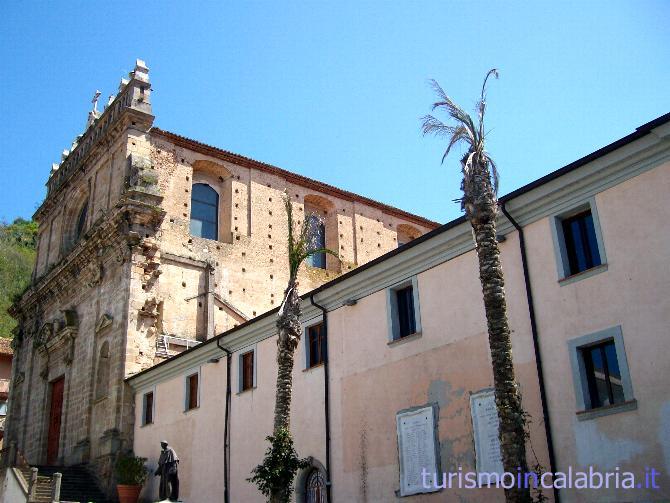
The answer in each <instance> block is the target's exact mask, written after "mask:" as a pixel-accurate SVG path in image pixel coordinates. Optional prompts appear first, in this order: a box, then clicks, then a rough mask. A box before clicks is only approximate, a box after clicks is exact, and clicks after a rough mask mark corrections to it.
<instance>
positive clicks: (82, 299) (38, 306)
mask: <svg viewBox="0 0 670 503" xmlns="http://www.w3.org/2000/svg"><path fill="white" fill-rule="evenodd" d="M96 103H97V101H96ZM153 121H154V116H153V114H152V107H151V84H150V81H149V74H148V69H147V67H146V65H145V64H144V62H142V61H140V60H138V61H137V64H136V66H135V69H134V71H133V72H131V74H130V76H129V79H123V80H122V81H121V84H120V87H119V92H118V94H116V95H113V96H110V98H109V102H108V104H107V106H106V107H105V108H104V110H103V111H101V112H98V111H97V105H96V106H94V109H93V111H91V112H90V113H89V120H88V125H87V128H86V130H85V132H84V133H83V134H82V135H80V136H79V137H77V139H76V140H75V143H73V145H72V148H71V149H70V151H66V152H64V153H63V158H62V161H61V163H60V164H58V165H54V166H53V167H52V172H51V175H50V177H49V180H48V182H47V187H48V192H47V196H46V199H45V200H44V202H43V203H42V205H41V206H40V207H39V208H38V210H37V212H36V213H35V217H34V218H35V219H36V220H37V221H38V222H39V239H38V250H37V260H36V264H35V269H34V273H33V278H32V282H31V284H30V286H29V287H28V289H27V290H26V291H25V293H24V294H23V295H22V297H21V298H20V299H18V300H17V301H16V303H15V304H14V305H13V307H12V309H11V312H12V314H13V316H14V317H15V318H16V319H17V320H18V321H19V327H18V329H17V331H16V334H15V342H14V345H15V357H14V367H13V375H12V389H11V393H10V406H9V416H8V420H7V427H6V438H7V439H9V440H14V441H16V442H17V446H18V449H19V450H20V452H21V453H22V454H23V456H24V457H25V458H26V460H27V461H28V462H29V463H31V464H41V465H44V464H49V465H71V464H78V463H87V464H89V465H90V466H91V467H93V468H94V469H95V471H97V473H98V474H99V475H100V477H101V479H102V480H103V481H104V482H106V483H108V482H109V481H110V480H111V478H112V466H113V462H114V459H115V456H116V454H117V453H118V452H119V451H120V450H122V449H125V448H129V447H132V435H133V427H134V424H133V423H134V417H135V412H134V400H133V395H132V392H131V391H130V389H129V386H128V385H127V384H124V379H126V378H127V377H129V376H131V375H133V374H136V373H138V372H140V371H142V370H145V369H147V368H149V367H151V366H153V365H155V364H156V363H158V362H160V361H163V360H164V359H166V358H167V357H169V356H171V355H174V354H176V353H179V352H182V351H184V350H185V349H187V348H190V347H192V346H194V345H197V344H198V343H201V342H203V341H206V340H208V339H211V338H212V337H214V336H215V335H217V334H219V333H222V332H224V331H226V330H229V329H231V328H233V327H235V326H237V325H241V324H243V323H245V322H246V321H247V320H251V319H253V318H255V317H257V316H258V315H260V314H261V313H264V312H266V311H268V310H270V309H272V308H273V307H276V306H277V305H278V304H279V303H280V302H281V298H282V293H283V288H284V286H285V284H286V281H287V267H286V262H287V257H286V246H287V224H286V216H285V211H284V207H283V199H282V197H283V196H284V194H286V195H288V197H290V199H291V201H292V203H293V205H294V213H295V214H296V215H298V217H297V219H298V220H300V219H301V217H302V218H306V217H305V216H304V215H310V214H311V213H315V214H319V215H320V216H321V217H322V221H321V222H320V223H319V225H320V227H319V228H318V229H317V231H316V232H317V234H318V235H319V239H320V240H321V241H322V242H323V244H325V245H326V246H327V247H328V248H330V249H332V250H335V251H337V253H338V254H339V260H338V259H337V258H336V257H332V256H327V257H326V256H324V257H317V258H316V259H315V260H314V261H313V262H312V263H311V264H310V265H306V266H305V267H303V269H302V270H301V273H300V285H301V289H303V290H304V291H307V290H310V289H312V288H315V287H317V286H319V285H320V284H322V283H325V282H326V281H328V280H330V279H333V278H335V277H336V276H338V275H340V274H342V273H344V272H347V271H349V270H350V269H353V268H355V267H356V266H358V265H361V264H364V263H366V262H369V261H371V260H373V259H375V258H377V257H379V256H381V255H383V254H384V253H386V252H388V251H389V250H391V249H394V248H396V247H397V246H398V245H399V244H402V243H405V242H407V241H409V240H412V239H413V238H416V237H418V236H420V235H422V234H424V233H426V232H427V231H429V230H432V229H434V228H435V227H437V224H436V223H434V222H431V221H429V220H426V219H424V218H421V217H418V216H416V215H412V214H409V213H406V212H404V211H401V210H398V209H396V208H392V207H390V206H386V205H384V204H381V203H378V202H376V201H373V200H370V199H367V198H365V197H361V196H358V195H355V194H352V193H349V192H346V191H343V190H340V189H337V188H335V187H332V186H329V185H327V184H324V183H321V182H317V181H315V180H311V179H308V178H305V177H302V176H299V175H297V174H295V173H291V172H288V171H285V170H282V169H280V168H276V167H274V166H270V165H267V164H264V163H261V162H258V161H255V160H252V159H249V158H246V157H243V156H240V155H237V154H234V153H231V152H227V151H224V150H220V149H218V148H215V147H211V146H208V145H204V144H202V143H199V142H196V141H193V140H190V139H187V138H184V137H182V136H179V135H176V134H174V133H170V132H168V131H164V130H161V129H158V128H157V127H154V126H153Z"/></svg>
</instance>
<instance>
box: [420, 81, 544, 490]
mask: <svg viewBox="0 0 670 503" xmlns="http://www.w3.org/2000/svg"><path fill="white" fill-rule="evenodd" d="M492 75H493V76H494V77H495V78H498V71H497V70H496V69H492V70H489V72H488V73H487V74H486V77H485V78H484V84H483V85H482V92H481V99H480V100H479V103H478V104H477V114H478V121H477V123H475V122H474V121H473V120H472V117H470V115H469V114H468V113H466V112H464V111H463V109H461V108H460V107H459V106H458V105H457V104H456V103H454V102H453V101H452V100H451V99H450V98H449V96H447V94H446V93H445V92H444V90H443V89H442V88H441V87H440V85H439V84H438V83H437V82H436V81H435V80H432V81H431V85H432V87H433V89H434V90H435V93H436V94H437V96H438V101H436V102H435V103H433V110H444V111H446V113H447V115H448V117H449V123H447V124H445V123H444V122H442V121H441V120H440V119H438V118H436V117H434V116H433V115H426V116H424V117H422V119H421V120H422V130H423V134H424V135H429V134H433V135H436V136H440V137H445V138H447V140H448V144H447V148H446V150H445V152H444V155H443V156H442V162H444V160H445V158H446V157H447V155H448V154H449V151H450V150H451V148H452V147H453V146H454V145H456V144H464V145H465V146H466V147H467V151H466V153H465V155H463V157H462V159H461V171H462V173H463V181H462V182H461V190H462V191H463V197H462V198H461V199H460V201H461V209H462V210H463V211H464V212H465V214H466V216H467V218H468V220H469V222H470V225H471V226H472V231H473V238H474V241H475V248H476V250H477V257H478V259H479V279H480V281H481V284H482V292H483V295H484V310H485V312H486V322H487V325H488V335H489V347H490V350H491V360H492V363H493V381H494V385H495V396H496V405H497V407H498V417H499V419H500V431H499V434H500V447H501V453H502V460H503V467H504V469H505V471H506V472H510V473H514V474H516V473H517V470H518V469H521V471H522V473H525V472H527V471H528V464H527V462H526V443H525V442H526V440H525V439H526V434H525V423H526V422H525V413H524V411H523V408H522V406H521V395H520V393H519V389H518V386H517V383H516V379H515V377H514V364H513V362H512V344H511V340H510V329H509V322H508V318H507V303H506V300H505V281H504V278H503V271H502V267H501V265H500V250H499V249H498V241H497V240H496V215H497V214H498V199H497V191H498V170H497V168H496V165H495V163H494V162H493V160H492V159H491V157H490V156H489V154H488V152H487V151H486V150H485V148H484V140H485V138H486V132H485V130H484V113H485V111H486V83H487V81H488V79H489V77H491V76H492ZM505 498H506V501H508V502H524V503H525V502H529V501H531V496H530V491H529V490H528V489H524V488H520V487H514V488H512V489H506V490H505Z"/></svg>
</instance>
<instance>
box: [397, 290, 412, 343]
mask: <svg viewBox="0 0 670 503" xmlns="http://www.w3.org/2000/svg"><path fill="white" fill-rule="evenodd" d="M395 294H396V298H397V302H398V328H399V330H400V334H399V335H400V337H401V338H402V337H407V336H408V335H412V334H413V333H415V332H416V320H415V319H414V289H413V288H412V287H411V286H408V287H405V288H402V289H400V290H396V292H395Z"/></svg>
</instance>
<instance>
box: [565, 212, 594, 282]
mask: <svg viewBox="0 0 670 503" xmlns="http://www.w3.org/2000/svg"><path fill="white" fill-rule="evenodd" d="M562 226H563V237H564V239H565V250H566V252H567V254H568V257H567V258H568V267H569V269H570V270H569V274H571V275H572V274H577V273H580V272H582V271H586V270H587V269H591V268H592V267H596V266H599V265H600V252H599V251H598V239H597V238H596V231H595V227H594V226H593V215H592V214H591V210H588V211H585V212H583V213H579V214H578V215H575V216H572V217H569V218H566V219H564V220H563V221H562Z"/></svg>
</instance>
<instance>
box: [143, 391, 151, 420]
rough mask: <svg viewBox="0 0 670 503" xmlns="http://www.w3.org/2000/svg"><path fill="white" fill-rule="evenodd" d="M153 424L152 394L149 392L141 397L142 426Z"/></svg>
mask: <svg viewBox="0 0 670 503" xmlns="http://www.w3.org/2000/svg"><path fill="white" fill-rule="evenodd" d="M153 422H154V392H153V391H149V392H148V393H145V394H144V396H143V397H142V424H143V425H146V424H153Z"/></svg>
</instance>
